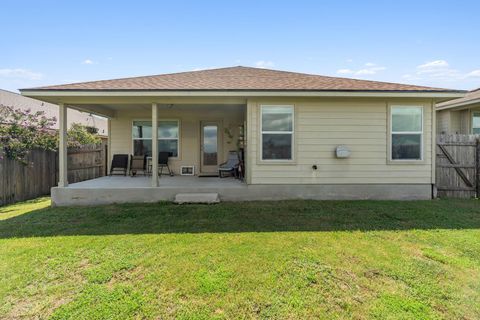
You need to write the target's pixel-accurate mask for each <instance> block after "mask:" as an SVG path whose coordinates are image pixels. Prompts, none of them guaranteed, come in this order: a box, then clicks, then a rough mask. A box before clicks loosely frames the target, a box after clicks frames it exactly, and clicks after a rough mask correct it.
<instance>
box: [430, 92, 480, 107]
mask: <svg viewBox="0 0 480 320" xmlns="http://www.w3.org/2000/svg"><path fill="white" fill-rule="evenodd" d="M474 103H480V88H478V89H475V90H472V91H470V92H468V93H467V94H466V95H465V97H463V98H459V99H454V100H450V101H447V102H443V103H439V104H437V108H448V107H457V106H465V105H468V104H474Z"/></svg>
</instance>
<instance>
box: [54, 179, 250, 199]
mask: <svg viewBox="0 0 480 320" xmlns="http://www.w3.org/2000/svg"><path fill="white" fill-rule="evenodd" d="M185 193H191V194H198V193H215V194H218V197H219V199H220V200H227V201H234V200H247V199H248V197H249V194H250V190H249V189H248V187H247V185H246V184H245V183H243V182H242V181H240V180H238V179H234V178H218V177H196V176H173V177H170V176H161V177H160V178H159V179H158V186H156V187H152V180H151V177H150V176H135V177H131V176H118V175H114V176H106V177H100V178H96V179H92V180H87V181H82V182H77V183H72V184H70V185H68V186H66V187H55V188H52V201H53V204H54V205H56V206H68V205H81V206H90V205H102V204H111V203H128V202H159V201H172V200H173V199H174V198H175V196H176V195H177V194H185Z"/></svg>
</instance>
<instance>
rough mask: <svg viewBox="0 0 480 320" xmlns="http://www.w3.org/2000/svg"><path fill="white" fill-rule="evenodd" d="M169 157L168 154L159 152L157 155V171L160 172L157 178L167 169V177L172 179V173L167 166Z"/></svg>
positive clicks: (169, 154)
mask: <svg viewBox="0 0 480 320" xmlns="http://www.w3.org/2000/svg"><path fill="white" fill-rule="evenodd" d="M170 156H171V153H170V152H164V151H162V152H159V153H158V169H159V170H160V173H159V174H158V176H159V177H160V176H161V175H162V173H163V168H165V167H166V168H167V170H168V175H169V176H171V177H173V172H172V171H171V170H170V167H169V166H168V158H169V157H170Z"/></svg>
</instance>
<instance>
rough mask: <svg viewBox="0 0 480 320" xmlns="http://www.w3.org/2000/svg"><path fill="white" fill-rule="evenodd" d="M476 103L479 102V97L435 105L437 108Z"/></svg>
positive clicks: (444, 108)
mask: <svg viewBox="0 0 480 320" xmlns="http://www.w3.org/2000/svg"><path fill="white" fill-rule="evenodd" d="M478 103H480V98H477V99H471V100H466V101H461V102H457V103H455V101H451V102H447V103H445V104H442V105H437V110H446V109H453V108H458V107H464V106H468V105H471V104H478Z"/></svg>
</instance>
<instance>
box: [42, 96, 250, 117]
mask: <svg viewBox="0 0 480 320" xmlns="http://www.w3.org/2000/svg"><path fill="white" fill-rule="evenodd" d="M36 99H39V100H42V101H46V102H50V103H56V104H59V103H63V104H65V105H67V106H68V107H70V108H73V109H76V110H79V111H84V112H88V113H92V114H96V115H99V116H103V117H108V118H113V117H115V112H116V111H119V110H128V109H135V108H139V109H148V110H151V107H152V103H157V104H158V107H159V109H171V108H172V107H173V108H176V109H179V110H183V109H188V108H194V107H195V108H198V107H202V108H238V107H240V106H244V105H246V103H247V101H246V98H234V97H217V98H206V97H177V98H175V97H95V96H88V97H75V96H61V97H58V96H55V97H49V96H47V97H36Z"/></svg>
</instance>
